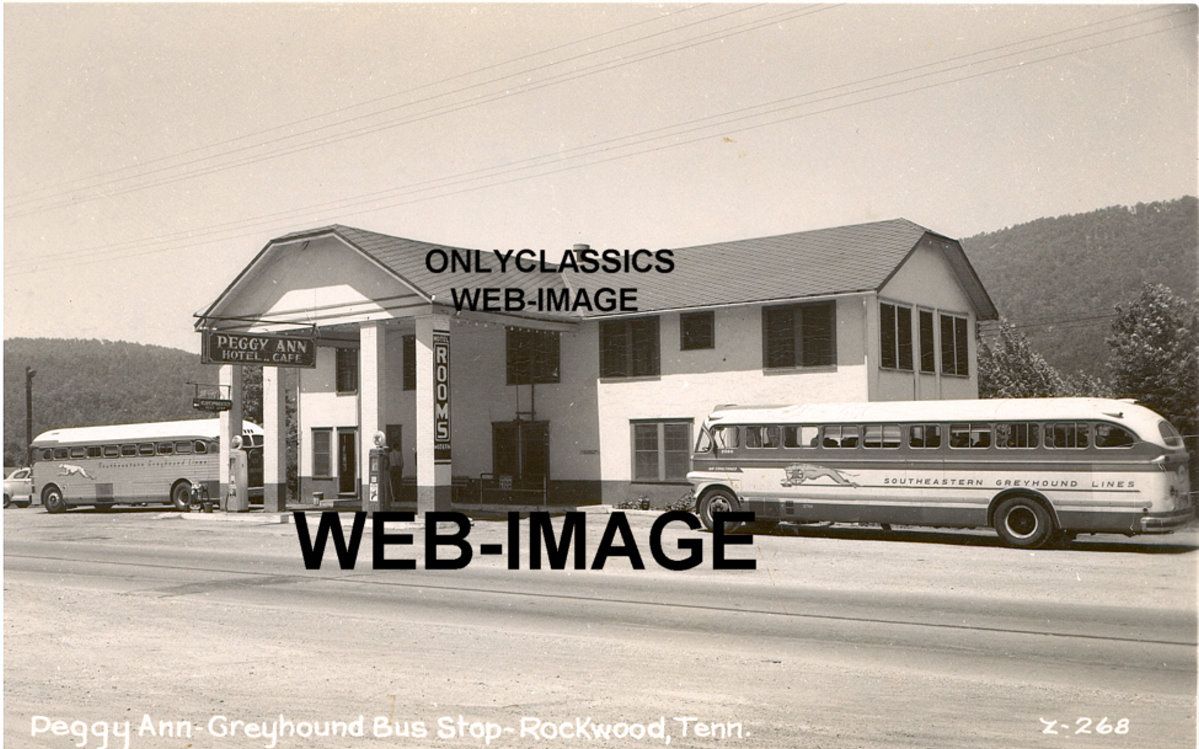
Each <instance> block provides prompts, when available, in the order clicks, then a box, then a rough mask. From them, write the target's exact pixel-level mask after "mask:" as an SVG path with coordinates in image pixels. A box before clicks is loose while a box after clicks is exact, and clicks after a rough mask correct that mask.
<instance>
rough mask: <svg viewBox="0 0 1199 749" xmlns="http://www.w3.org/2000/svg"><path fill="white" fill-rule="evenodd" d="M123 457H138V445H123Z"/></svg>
mask: <svg viewBox="0 0 1199 749" xmlns="http://www.w3.org/2000/svg"><path fill="white" fill-rule="evenodd" d="M121 455H123V456H124V457H126V458H129V457H133V456H135V455H137V445H121Z"/></svg>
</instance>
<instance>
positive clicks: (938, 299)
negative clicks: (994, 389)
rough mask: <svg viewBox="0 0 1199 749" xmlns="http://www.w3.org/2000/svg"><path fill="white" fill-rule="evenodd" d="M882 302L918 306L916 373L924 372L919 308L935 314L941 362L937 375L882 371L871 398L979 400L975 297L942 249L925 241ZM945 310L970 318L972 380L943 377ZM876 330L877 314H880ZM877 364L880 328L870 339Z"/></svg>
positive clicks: (914, 331) (914, 320)
mask: <svg viewBox="0 0 1199 749" xmlns="http://www.w3.org/2000/svg"><path fill="white" fill-rule="evenodd" d="M879 299H880V300H881V301H883V302H898V303H903V304H908V305H911V306H913V307H914V309H913V313H912V342H913V358H914V360H915V369H916V370H919V368H920V335H919V333H920V331H919V316H918V315H917V314H916V309H925V310H932V311H933V312H934V317H933V335H934V340H935V342H936V343H935V351H936V360H937V374H935V375H929V374H922V373H920V372H919V371H916V372H899V371H892V370H884V369H880V370H879V373H878V378H877V386H876V388H875V389H874V390H873V392H872V393H871V399H872V400H926V399H941V398H944V399H953V398H977V397H978V367H977V361H978V352H977V345H976V341H975V329H976V325H977V319H976V316H975V314H974V312H973V310H972V308H971V304H970V299H969V297H967V296H966V293H965V292H964V291H963V290H962V287H961V285H960V284H959V283H958V281H957V277H956V276H955V275H954V274H953V271H952V269H951V268H950V267H949V265H948V264H947V263H946V262H945V260H944V259H943V257H942V255H941V250H940V248H939V247H938V246H937V245H935V244H933V243H931V242H930V243H924V244H922V245H921V246H920V247H918V248H917V249H916V251H915V252H913V253H912V255H911V256H910V257H909V258H908V260H907V262H905V263H904V264H903V265H902V266H900V268H899V270H898V271H896V273H895V275H894V276H892V277H891V280H890V281H888V282H887V284H886V285H885V286H883V288H882V290H881V291H880V293H879ZM940 312H945V313H948V314H953V315H956V316H959V317H965V318H966V319H967V326H968V334H967V337H966V338H967V346H968V347H969V357H970V374H969V376H967V377H962V376H958V375H946V374H942V373H941V371H940V370H941V348H940V340H941V338H940V336H941V326H940V322H939V319H938V317H937V313H940ZM875 318H876V322H875V326H877V314H875ZM870 345H871V346H872V349H873V353H872V360H873V361H876V362H877V361H880V358H879V355H880V354H879V352H880V348H881V344H880V340H879V335H878V331H877V329H876V330H875V331H874V333H873V335H872V336H871V338H870Z"/></svg>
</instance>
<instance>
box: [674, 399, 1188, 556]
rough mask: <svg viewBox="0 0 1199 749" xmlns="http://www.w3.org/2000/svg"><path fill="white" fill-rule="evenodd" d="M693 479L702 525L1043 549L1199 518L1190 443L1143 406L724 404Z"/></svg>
mask: <svg viewBox="0 0 1199 749" xmlns="http://www.w3.org/2000/svg"><path fill="white" fill-rule="evenodd" d="M692 467H693V470H692V471H691V472H690V473H688V474H687V479H688V481H690V483H691V484H692V487H693V491H694V496H695V497H696V499H697V509H698V512H699V516H700V519H701V520H702V521H703V523H704V525H705V526H707V527H708V528H711V527H712V524H713V515H714V514H715V513H718V512H732V511H738V510H748V511H752V512H754V513H756V518H757V519H758V520H761V521H764V522H767V523H770V522H776V523H777V522H780V521H791V522H797V523H810V522H843V523H862V524H880V525H883V526H884V527H889V526H890V525H892V524H896V525H921V526H937V527H955V528H978V527H987V526H989V527H993V528H994V529H995V530H996V532H998V534H999V536H1000V538H1001V539H1002V540H1003V541H1004V542H1005V543H1007V544H1008V545H1010V546H1016V547H1021V548H1037V547H1040V546H1042V545H1044V544H1045V543H1046V542H1048V541H1050V540H1051V539H1055V538H1073V537H1074V536H1076V535H1077V534H1079V533H1122V534H1125V535H1129V536H1131V535H1133V534H1138V533H1167V532H1170V531H1172V530H1174V529H1176V528H1179V527H1181V526H1183V525H1185V524H1186V523H1187V522H1189V521H1190V520H1191V519H1192V518H1193V517H1194V513H1195V508H1194V504H1193V497H1192V495H1191V492H1190V479H1189V477H1188V473H1187V468H1188V457H1187V452H1186V449H1185V447H1184V446H1183V440H1182V437H1181V436H1180V435H1179V434H1178V432H1177V431H1176V430H1175V429H1174V427H1173V426H1171V425H1170V423H1169V422H1167V421H1166V420H1165V419H1163V418H1162V417H1161V416H1159V415H1158V414H1156V413H1154V412H1153V411H1151V410H1149V409H1147V408H1144V407H1143V406H1138V405H1136V404H1135V403H1132V402H1130V401H1120V400H1107V399H1099V398H1027V399H995V400H961V401H893V402H875V403H842V404H832V403H830V404H811V405H792V406H753V407H745V406H742V407H738V406H719V407H717V409H716V410H715V411H714V412H713V413H712V414H711V415H710V416H709V417H708V419H707V421H706V422H705V423H704V425H703V427H702V429H701V430H700V435H699V439H698V441H697V443H696V446H695V452H694V455H693V460H692Z"/></svg>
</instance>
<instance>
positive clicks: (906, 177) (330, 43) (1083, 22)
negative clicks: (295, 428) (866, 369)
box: [4, 4, 1196, 351]
mask: <svg viewBox="0 0 1199 749" xmlns="http://www.w3.org/2000/svg"><path fill="white" fill-rule="evenodd" d="M1195 22H1196V11H1195V8H1194V7H1193V6H1190V7H1188V6H1112V5H1108V6H1073V7H1062V6H1044V7H1035V6H1033V7H1030V6H1009V7H993V6H960V7H958V6H955V7H946V6H839V7H832V6H822V5H813V6H798V5H795V6H793V5H765V6H760V7H754V6H738V5H718V4H711V5H700V6H692V5H670V6H649V5H569V6H568V5H538V6H531V5H530V6H526V5H465V4H464V5H443V6H429V5H423V6H417V5H407V6H405V5H363V6H337V5H308V6H296V5H276V4H272V5H207V6H199V5H123V6H106V5H70V6H56V5H11V4H9V5H6V6H5V7H4V189H5V221H4V271H5V276H4V292H5V297H4V335H5V336H6V337H14V336H54V337H99V338H109V339H123V340H131V341H139V342H145V343H158V344H165V345H170V346H177V347H181V348H186V349H189V350H193V351H198V350H199V337H198V336H197V335H196V334H195V333H193V332H192V322H193V321H192V313H193V312H195V311H197V310H199V309H201V308H203V307H204V306H206V305H207V304H208V303H209V302H211V301H212V300H213V299H214V298H215V296H216V295H217V294H218V293H219V292H220V291H221V289H223V288H224V287H225V286H226V285H227V284H228V283H229V281H230V280H232V278H233V276H234V275H235V274H236V273H237V272H238V271H239V270H240V269H241V268H242V267H243V266H244V265H245V264H246V263H247V262H248V261H249V260H250V259H251V258H252V257H253V256H254V254H255V253H256V252H257V251H258V250H259V249H260V248H261V247H262V245H263V244H264V243H265V242H266V241H267V240H268V239H270V238H271V237H272V236H276V235H279V234H282V233H286V232H288V231H293V230H297V229H302V228H306V227H312V226H320V225H325V224H329V223H345V224H351V225H356V226H360V227H362V228H366V229H371V230H375V231H380V232H384V233H388V234H396V235H401V236H408V237H412V238H416V239H423V240H428V241H432V242H436V243H445V244H450V245H457V246H466V247H481V248H493V247H500V248H509V247H534V248H546V249H550V250H553V251H555V252H556V251H559V250H560V249H561V248H564V247H568V246H570V245H571V244H572V243H575V242H588V243H590V244H592V245H593V246H603V247H621V248H627V247H654V248H656V247H671V246H675V247H677V246H686V245H691V244H699V243H704V242H710V241H715V240H722V239H737V238H747V237H753V236H764V235H770V234H779V233H784V232H790V231H800V230H804V229H815V228H820V227H824V226H832V225H838V224H849V223H859V222H864V221H872V220H877V219H883V218H892V217H896V216H903V217H906V218H909V219H911V220H913V221H916V222H917V223H920V224H923V225H925V226H927V227H929V228H932V229H935V230H937V231H939V232H941V233H944V234H948V235H951V236H958V237H964V236H969V235H971V234H974V233H977V232H979V231H984V230H991V229H997V228H1002V227H1004V226H1008V225H1011V224H1014V223H1019V222H1022V221H1026V220H1029V219H1033V218H1037V217H1040V216H1052V215H1058V214H1063V213H1072V212H1079V211H1086V210H1090V209H1093V208H1098V207H1102V206H1107V205H1112V204H1120V203H1123V204H1130V203H1136V202H1138V201H1150V200H1157V199H1169V198H1175V197H1178V196H1180V195H1184V194H1194V193H1195V182H1196V70H1195V67H1196V27H1195ZM1118 40H1128V41H1118ZM1113 42H1115V43H1113ZM1013 53H1014V54H1013ZM643 58H644V59H643ZM1043 58H1052V59H1043ZM1038 60H1040V61H1039V62H1038ZM1021 63H1023V64H1021ZM988 71H998V72H993V73H989V74H987V73H988ZM497 79H499V80H497ZM955 79H964V80H955ZM530 88H535V90H528V89H530ZM805 95H806V96H805ZM788 97H790V98H788ZM779 100H785V101H781V102H780V101H779ZM871 100H873V101H871ZM772 102H773V103H772ZM759 105H763V106H759ZM784 107H786V108H784ZM726 113H731V114H726ZM733 118H740V119H736V120H735V121H730V120H733ZM764 123H773V124H764ZM755 125H763V126H760V127H753V126H755ZM746 128H752V129H746ZM625 136H628V137H625ZM622 137H623V138H624V139H623V140H619V138H622ZM531 157H544V158H541V159H539V160H532V161H528V159H530V158H531ZM567 157H573V158H567ZM564 159H565V160H564ZM522 160H525V161H522ZM512 162H519V163H516V164H513V163H512ZM521 167H526V168H523V169H522V168H521ZM528 167H533V168H528ZM538 175H541V176H538ZM372 201H373V202H372ZM316 206H321V207H316Z"/></svg>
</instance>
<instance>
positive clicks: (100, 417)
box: [4, 338, 216, 465]
mask: <svg viewBox="0 0 1199 749" xmlns="http://www.w3.org/2000/svg"><path fill="white" fill-rule="evenodd" d="M26 366H30V367H33V369H35V370H37V375H35V376H34V379H33V418H34V422H33V434H34V436H35V437H36V436H37V435H38V433H40V432H43V431H46V430H47V429H55V428H60V427H73V426H91V425H102V424H121V423H126V422H142V421H167V420H170V419H194V418H199V417H201V416H202V415H201V414H198V413H197V412H196V411H194V410H192V406H191V399H192V386H191V385H189V384H188V383H189V382H216V367H213V366H206V365H203V364H201V363H200V357H199V356H198V355H196V354H193V353H190V352H187V351H182V350H180V349H173V348H168V347H166V346H150V345H146V344H141V343H128V342H125V341H101V340H95V339H61V338H10V339H8V340H6V341H4V463H5V465H14V464H19V463H22V462H24V458H23V455H24V443H25V367H26Z"/></svg>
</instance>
